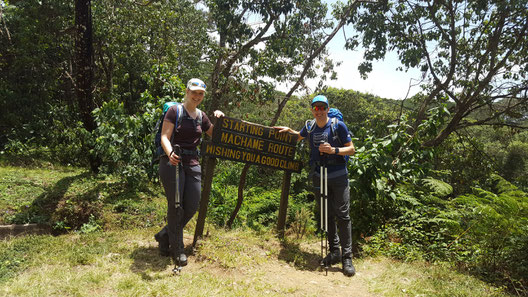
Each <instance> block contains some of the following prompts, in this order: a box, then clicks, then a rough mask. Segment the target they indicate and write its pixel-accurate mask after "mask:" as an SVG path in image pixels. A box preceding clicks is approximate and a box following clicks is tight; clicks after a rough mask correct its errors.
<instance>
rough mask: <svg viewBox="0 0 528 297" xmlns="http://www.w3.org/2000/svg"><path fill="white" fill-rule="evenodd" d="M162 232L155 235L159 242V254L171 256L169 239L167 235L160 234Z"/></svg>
mask: <svg viewBox="0 0 528 297" xmlns="http://www.w3.org/2000/svg"><path fill="white" fill-rule="evenodd" d="M160 233H161V232H159V233H156V235H154V239H156V241H157V242H158V250H159V254H160V255H161V256H163V257H168V256H170V249H169V239H168V238H167V236H162V235H160Z"/></svg>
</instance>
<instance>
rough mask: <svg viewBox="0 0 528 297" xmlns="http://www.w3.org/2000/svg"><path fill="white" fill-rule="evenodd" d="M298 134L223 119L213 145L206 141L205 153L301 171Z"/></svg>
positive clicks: (203, 147)
mask: <svg viewBox="0 0 528 297" xmlns="http://www.w3.org/2000/svg"><path fill="white" fill-rule="evenodd" d="M296 144H297V135H296V134H293V133H279V132H278V130H277V129H274V128H271V127H266V126H262V125H258V124H254V123H250V122H246V121H242V120H239V119H233V118H229V117H222V118H219V119H218V120H217V122H216V124H215V129H214V132H213V139H212V142H203V144H202V150H201V151H202V154H205V155H211V156H215V157H219V158H224V159H229V160H233V161H238V162H244V163H252V164H256V165H262V166H267V167H271V168H275V169H280V170H286V171H293V172H297V173H299V172H301V168H302V162H300V161H295V160H294V159H293V158H294V157H295V149H296V148H297V146H296Z"/></svg>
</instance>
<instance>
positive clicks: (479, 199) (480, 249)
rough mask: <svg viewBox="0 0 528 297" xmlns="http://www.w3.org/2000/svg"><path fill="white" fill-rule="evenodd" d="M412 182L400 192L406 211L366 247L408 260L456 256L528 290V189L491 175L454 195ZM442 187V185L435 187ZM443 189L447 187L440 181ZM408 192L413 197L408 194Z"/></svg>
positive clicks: (484, 272) (474, 269)
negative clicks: (485, 182) (438, 193)
mask: <svg viewBox="0 0 528 297" xmlns="http://www.w3.org/2000/svg"><path fill="white" fill-rule="evenodd" d="M426 180H427V181H428V182H425V183H422V184H423V186H420V184H415V185H412V184H408V185H406V186H405V188H404V189H402V191H404V192H405V193H406V194H401V195H400V197H398V200H399V201H406V203H403V204H401V205H400V208H399V211H400V212H401V214H400V215H399V216H398V217H397V218H394V219H392V220H390V221H388V222H387V224H386V225H385V226H384V227H383V228H381V229H380V231H378V232H377V233H376V234H374V235H373V236H371V237H368V238H366V239H365V240H366V241H367V242H368V244H367V245H365V246H363V251H364V252H365V253H367V254H379V253H381V254H384V255H388V256H391V257H395V258H398V259H403V260H413V259H424V260H427V261H454V262H455V263H456V264H457V265H458V266H459V267H463V268H465V269H467V270H469V271H472V272H473V273H477V274H479V275H481V277H484V278H485V279H487V280H488V281H492V282H496V283H498V284H505V285H506V286H508V287H510V289H515V290H519V292H525V293H526V290H525V289H523V286H524V287H525V286H526V284H527V281H528V279H527V278H526V277H527V270H526V265H525V264H526V263H527V262H528V257H527V256H526V253H525V252H521V251H522V250H523V249H525V248H526V243H527V234H528V233H526V226H527V223H528V195H527V194H526V193H524V192H522V191H519V190H518V189H517V188H516V187H515V186H513V185H512V184H510V183H508V182H507V181H506V180H504V179H503V178H501V177H499V176H497V175H492V176H491V177H490V178H489V180H488V184H489V189H482V188H473V192H472V193H469V194H465V195H461V196H458V197H456V198H454V199H452V200H444V199H445V198H444V199H441V198H437V197H435V196H434V195H433V194H434V193H435V190H434V189H431V187H430V184H432V183H434V184H440V185H443V182H441V181H438V180H435V181H434V182H431V180H432V179H431V178H427V179H426ZM434 188H437V187H434ZM441 189H442V191H441V193H443V191H444V190H443V189H444V187H443V186H442V187H441ZM405 195H409V196H410V197H412V198H409V197H403V196H405Z"/></svg>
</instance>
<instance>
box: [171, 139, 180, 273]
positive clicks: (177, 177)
mask: <svg viewBox="0 0 528 297" xmlns="http://www.w3.org/2000/svg"><path fill="white" fill-rule="evenodd" d="M172 151H173V152H174V154H176V155H177V156H178V157H180V162H181V156H180V146H179V145H177V144H175V145H174V146H173V147H172ZM180 162H178V165H176V166H175V168H176V169H175V171H176V172H175V178H174V179H175V180H174V184H175V185H174V190H175V191H174V208H176V222H178V223H177V224H176V229H177V230H178V229H179V228H180V226H179V222H180V221H181V217H182V216H183V208H182V207H181V199H180ZM176 251H177V247H176V246H174V247H172V252H173V258H174V262H175V263H174V269H173V270H172V272H174V273H176V274H179V273H180V272H181V270H182V266H181V263H180V261H179V256H178V255H176Z"/></svg>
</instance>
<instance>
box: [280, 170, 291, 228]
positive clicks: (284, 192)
mask: <svg viewBox="0 0 528 297" xmlns="http://www.w3.org/2000/svg"><path fill="white" fill-rule="evenodd" d="M291 175H292V173H291V172H289V171H285V172H284V176H283V178H282V189H281V200H280V205H279V218H278V219H277V233H278V234H279V237H280V238H283V237H284V228H285V227H286V217H287V214H288V196H289V192H290V184H291Z"/></svg>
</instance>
